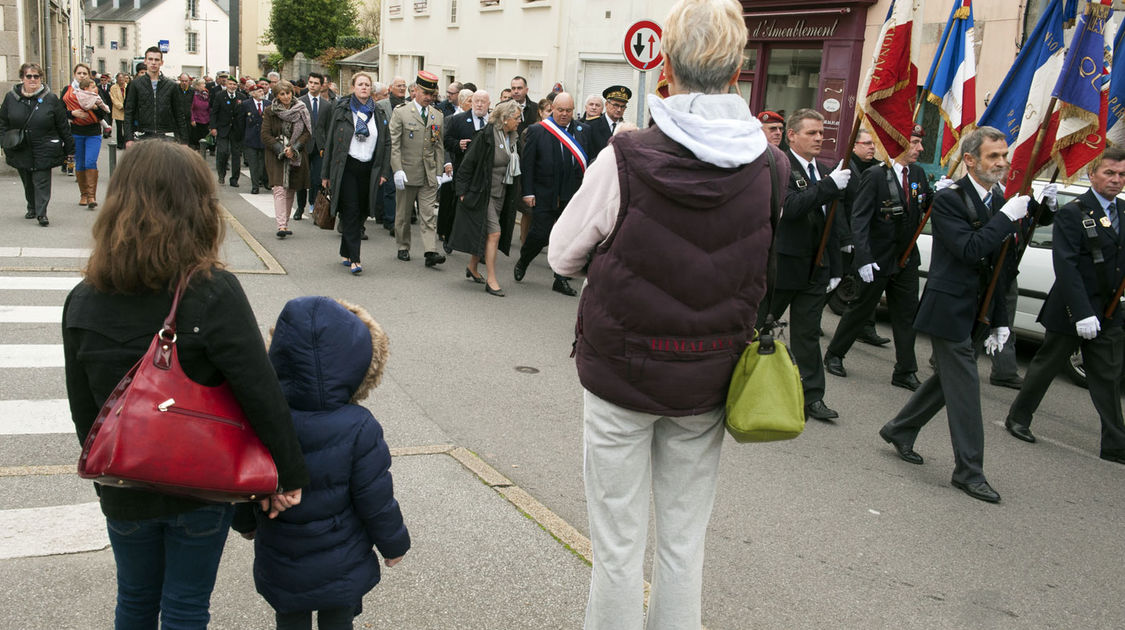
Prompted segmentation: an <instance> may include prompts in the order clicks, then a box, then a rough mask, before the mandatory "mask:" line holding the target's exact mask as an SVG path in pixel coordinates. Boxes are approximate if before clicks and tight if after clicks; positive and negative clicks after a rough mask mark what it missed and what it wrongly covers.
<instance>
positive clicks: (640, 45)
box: [633, 33, 652, 57]
mask: <svg viewBox="0 0 1125 630" xmlns="http://www.w3.org/2000/svg"><path fill="white" fill-rule="evenodd" d="M649 41H652V40H651V38H650V39H649ZM644 49H645V45H644V42H642V41H641V34H640V33H637V43H635V44H633V50H635V51H637V56H638V57H640V56H641V52H642V51H644Z"/></svg>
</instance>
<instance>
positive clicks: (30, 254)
mask: <svg viewBox="0 0 1125 630" xmlns="http://www.w3.org/2000/svg"><path fill="white" fill-rule="evenodd" d="M9 257H11V256H9ZM14 257H16V258H89V257H90V250H89V249H88V248H77V247H20V248H19V253H18V254H16V255H15V256H14Z"/></svg>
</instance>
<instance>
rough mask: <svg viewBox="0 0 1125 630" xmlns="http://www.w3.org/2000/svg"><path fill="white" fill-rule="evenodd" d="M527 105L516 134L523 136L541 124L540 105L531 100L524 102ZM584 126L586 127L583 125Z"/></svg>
mask: <svg viewBox="0 0 1125 630" xmlns="http://www.w3.org/2000/svg"><path fill="white" fill-rule="evenodd" d="M524 102H525V103H527V104H526V105H524V108H523V115H522V116H521V118H520V125H519V127H516V133H518V134H520V135H521V136H522V135H523V130H524V129H527V128H528V127H530V126H532V125H534V124H535V123H537V122H539V105H538V104H536V103H535V102H533V101H532V100H531V99H530V98H529V99H527V100H526V101H524ZM583 126H584V125H583Z"/></svg>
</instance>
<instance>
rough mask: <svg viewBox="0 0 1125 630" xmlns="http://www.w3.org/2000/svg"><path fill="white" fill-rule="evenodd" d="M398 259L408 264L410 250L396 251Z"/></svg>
mask: <svg viewBox="0 0 1125 630" xmlns="http://www.w3.org/2000/svg"><path fill="white" fill-rule="evenodd" d="M398 259H399V260H401V261H402V262H410V250H409V249H400V250H398Z"/></svg>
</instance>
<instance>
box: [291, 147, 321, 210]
mask: <svg viewBox="0 0 1125 630" xmlns="http://www.w3.org/2000/svg"><path fill="white" fill-rule="evenodd" d="M323 161H324V158H322V157H320V151H317V152H316V154H315V155H309V187H308V188H307V189H306V188H302V189H300V190H298V191H297V212H296V214H297V216H300V215H301V213H302V212H304V211H305V208H306V207H307V206H311V205H313V204H314V203H316V196H317V194H319V193H320V165H321V163H322V162H323Z"/></svg>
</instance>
